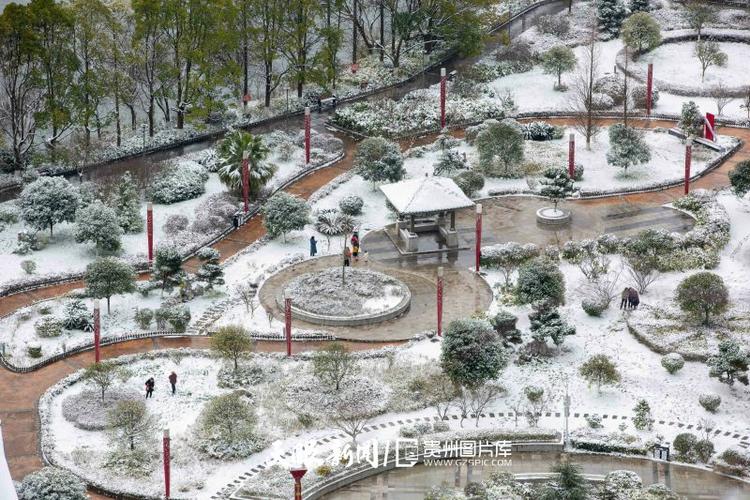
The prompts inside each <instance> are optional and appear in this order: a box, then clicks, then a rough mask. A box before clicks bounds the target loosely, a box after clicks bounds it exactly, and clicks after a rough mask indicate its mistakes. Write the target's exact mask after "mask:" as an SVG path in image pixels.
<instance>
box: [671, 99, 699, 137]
mask: <svg viewBox="0 0 750 500" xmlns="http://www.w3.org/2000/svg"><path fill="white" fill-rule="evenodd" d="M703 123H704V120H703V114H702V113H701V111H700V109H698V105H697V104H695V101H688V102H686V103H684V104H683V105H682V111H681V112H680V121H679V122H678V124H677V125H678V126H679V127H680V128H681V129H682V131H683V132H685V134H686V135H687V136H688V137H699V136H700V135H701V134H702V133H703Z"/></svg>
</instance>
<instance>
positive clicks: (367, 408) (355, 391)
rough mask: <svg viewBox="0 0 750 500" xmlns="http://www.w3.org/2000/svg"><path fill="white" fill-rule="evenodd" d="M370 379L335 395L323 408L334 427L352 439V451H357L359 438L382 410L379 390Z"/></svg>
mask: <svg viewBox="0 0 750 500" xmlns="http://www.w3.org/2000/svg"><path fill="white" fill-rule="evenodd" d="M368 381H369V379H365V378H360V379H358V380H356V381H355V382H353V383H350V384H348V385H347V386H346V387H344V388H342V389H341V390H340V391H337V392H335V393H334V394H333V397H332V398H331V399H330V401H328V404H327V405H326V407H325V408H321V410H322V411H323V412H324V415H325V416H326V420H327V421H328V422H329V424H330V425H331V426H332V427H335V428H336V429H339V430H340V431H341V432H343V433H344V434H346V435H347V436H349V437H350V438H351V439H352V449H354V450H356V449H357V436H358V435H359V434H360V433H362V430H363V429H364V428H365V426H366V425H367V423H368V422H369V421H370V419H371V418H372V417H374V416H375V415H376V414H378V413H379V412H380V411H381V410H382V408H381V407H380V403H379V401H378V398H377V397H374V396H373V394H377V392H378V391H377V388H376V387H373V384H372V383H368Z"/></svg>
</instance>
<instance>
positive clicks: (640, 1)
mask: <svg viewBox="0 0 750 500" xmlns="http://www.w3.org/2000/svg"><path fill="white" fill-rule="evenodd" d="M628 7H630V12H632V13H634V14H635V13H636V12H648V11H650V10H651V3H650V0H630V3H629V4H628Z"/></svg>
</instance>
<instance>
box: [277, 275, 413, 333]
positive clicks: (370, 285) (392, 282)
mask: <svg viewBox="0 0 750 500" xmlns="http://www.w3.org/2000/svg"><path fill="white" fill-rule="evenodd" d="M345 273H346V278H345V280H342V268H341V267H330V268H326V269H322V270H319V271H314V272H310V273H305V274H302V275H299V276H296V277H295V278H293V279H292V280H290V281H289V282H288V283H287V284H285V285H284V287H283V288H282V290H281V293H279V294H278V295H277V297H276V301H277V303H278V304H279V306H280V307H282V308H283V304H284V297H290V298H291V299H292V316H293V317H294V318H296V319H300V320H302V321H307V322H309V323H313V324H318V325H326V326H359V325H370V324H375V323H379V322H382V321H387V320H390V319H393V318H396V317H398V316H401V315H402V314H404V312H406V311H407V310H408V309H409V305H410V304H411V291H410V290H409V287H408V286H406V284H404V283H403V282H402V281H401V280H398V279H396V278H394V277H393V276H389V275H388V274H385V273H382V272H379V271H373V270H370V269H360V268H354V267H347V268H346V269H345Z"/></svg>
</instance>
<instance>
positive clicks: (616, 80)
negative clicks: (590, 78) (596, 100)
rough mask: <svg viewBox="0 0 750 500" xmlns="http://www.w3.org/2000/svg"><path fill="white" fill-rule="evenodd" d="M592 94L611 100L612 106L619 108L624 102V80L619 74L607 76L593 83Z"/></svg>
mask: <svg viewBox="0 0 750 500" xmlns="http://www.w3.org/2000/svg"><path fill="white" fill-rule="evenodd" d="M594 92H596V93H598V94H604V95H606V96H608V97H609V98H610V99H612V106H619V105H620V104H622V102H623V101H624V100H625V79H624V78H622V76H620V75H619V74H612V75H607V76H605V77H603V78H600V79H598V80H597V81H596V83H594Z"/></svg>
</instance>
